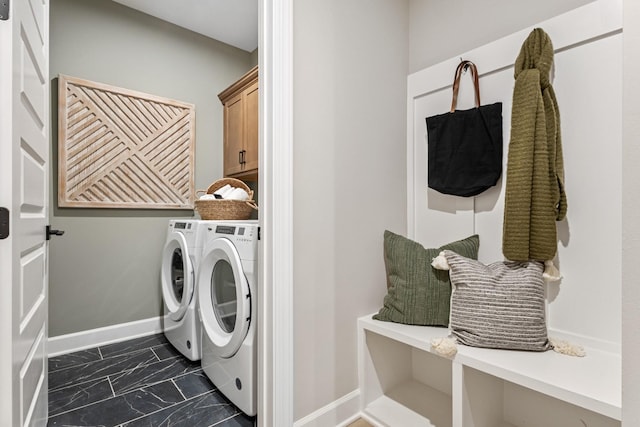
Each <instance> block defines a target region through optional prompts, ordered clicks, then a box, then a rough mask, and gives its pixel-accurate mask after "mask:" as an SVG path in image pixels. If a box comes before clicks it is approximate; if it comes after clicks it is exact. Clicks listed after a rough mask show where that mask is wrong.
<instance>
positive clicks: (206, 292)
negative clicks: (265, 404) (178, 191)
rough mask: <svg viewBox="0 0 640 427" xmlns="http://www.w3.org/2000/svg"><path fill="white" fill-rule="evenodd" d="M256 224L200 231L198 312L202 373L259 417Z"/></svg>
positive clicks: (218, 225) (206, 227)
mask: <svg viewBox="0 0 640 427" xmlns="http://www.w3.org/2000/svg"><path fill="white" fill-rule="evenodd" d="M259 232H260V230H259V227H258V224H257V221H241V222H240V221H238V222H235V221H220V222H210V223H208V224H206V225H203V226H202V228H201V233H202V236H203V239H202V257H201V258H200V265H199V268H198V274H197V277H198V279H197V281H198V312H199V314H200V320H201V322H202V360H201V363H202V370H203V371H204V373H205V374H206V375H207V376H208V377H209V379H210V380H211V382H213V384H215V386H216V387H218V389H219V390H220V391H221V392H222V393H223V394H224V395H225V396H226V397H227V398H228V399H229V400H230V401H231V402H233V403H234V404H235V405H236V406H237V407H238V408H239V409H240V410H241V411H243V412H244V413H245V414H247V415H250V416H253V415H255V414H256V406H257V402H256V392H257V387H256V371H257V362H256V356H257V341H256V337H257V330H256V308H257V302H256V293H257V289H256V284H257V264H258V240H259Z"/></svg>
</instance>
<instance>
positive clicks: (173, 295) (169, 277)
mask: <svg viewBox="0 0 640 427" xmlns="http://www.w3.org/2000/svg"><path fill="white" fill-rule="evenodd" d="M200 222H201V221H200V220H182V219H179V220H170V221H169V229H168V232H167V240H166V243H165V245H164V249H163V251H162V271H161V274H160V281H161V283H162V300H163V301H164V304H163V305H164V316H163V325H162V326H163V330H164V334H165V336H166V337H167V340H168V341H169V342H170V343H171V344H172V345H173V346H174V347H175V348H176V349H177V350H178V351H180V353H182V354H183V355H184V356H185V357H187V358H188V359H190V360H194V361H195V360H200V355H201V344H200V340H201V334H202V332H201V327H200V319H199V318H198V313H197V309H196V300H197V295H196V292H197V291H196V278H195V275H196V269H197V265H198V260H199V258H200V253H201V251H202V246H201V245H200V244H199V236H198V227H199V224H200Z"/></svg>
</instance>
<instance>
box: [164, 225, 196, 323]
mask: <svg viewBox="0 0 640 427" xmlns="http://www.w3.org/2000/svg"><path fill="white" fill-rule="evenodd" d="M189 255H190V254H189V250H188V248H187V241H186V240H185V238H184V235H183V234H182V233H180V232H177V231H174V232H172V233H171V234H170V235H169V237H168V238H167V243H166V244H165V245H164V250H163V251H162V273H161V281H162V298H164V303H165V305H166V307H167V310H168V311H169V312H168V313H167V314H168V316H169V317H170V318H171V319H172V320H175V321H179V320H180V319H182V317H183V316H184V314H185V312H186V311H187V307H188V306H189V303H190V302H191V298H193V288H194V272H193V266H192V265H191V258H190V257H189Z"/></svg>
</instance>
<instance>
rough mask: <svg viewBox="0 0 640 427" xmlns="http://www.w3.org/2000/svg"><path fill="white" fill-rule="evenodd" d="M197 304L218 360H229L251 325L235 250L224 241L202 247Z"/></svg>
mask: <svg viewBox="0 0 640 427" xmlns="http://www.w3.org/2000/svg"><path fill="white" fill-rule="evenodd" d="M198 305H199V307H200V319H201V320H202V329H203V330H204V331H205V333H206V334H207V336H208V338H209V340H210V341H211V343H212V344H213V351H214V352H215V355H216V356H218V357H224V358H228V357H232V356H233V355H234V354H236V352H237V351H238V349H239V348H240V346H241V345H242V342H243V341H244V339H245V337H246V336H247V332H248V330H249V324H250V322H251V292H250V290H249V284H248V283H247V279H246V277H245V275H244V272H243V270H242V263H241V261H240V256H239V255H238V251H237V250H236V248H235V247H234V246H233V244H232V243H231V242H230V241H229V240H228V239H225V238H218V239H214V240H212V241H211V242H210V243H209V244H207V246H206V247H205V248H204V252H203V255H202V258H201V259H200V267H199V269H198Z"/></svg>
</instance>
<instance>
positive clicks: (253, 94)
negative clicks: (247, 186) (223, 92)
mask: <svg viewBox="0 0 640 427" xmlns="http://www.w3.org/2000/svg"><path fill="white" fill-rule="evenodd" d="M244 107H245V114H244V131H245V135H244V136H245V139H244V149H245V153H244V165H243V167H242V170H243V171H250V170H253V169H258V82H255V83H253V84H252V85H250V86H249V87H247V89H246V90H245V91H244Z"/></svg>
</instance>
